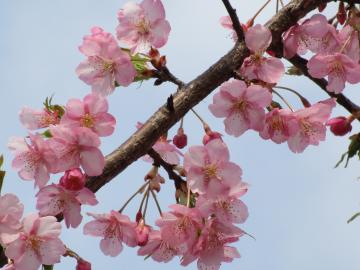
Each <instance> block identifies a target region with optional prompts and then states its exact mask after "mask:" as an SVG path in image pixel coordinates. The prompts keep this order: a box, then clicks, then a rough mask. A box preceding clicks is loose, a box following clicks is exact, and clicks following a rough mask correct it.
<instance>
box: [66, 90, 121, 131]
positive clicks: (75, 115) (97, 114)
mask: <svg viewBox="0 0 360 270" xmlns="http://www.w3.org/2000/svg"><path fill="white" fill-rule="evenodd" d="M107 111H108V102H107V100H106V98H104V97H102V96H100V95H98V94H96V93H92V94H90V95H87V96H86V97H85V98H84V100H83V101H81V100H79V99H70V100H69V101H68V103H67V104H66V107H65V114H64V115H63V117H62V118H61V124H62V125H65V126H68V127H86V128H89V129H91V130H92V131H94V132H95V133H96V134H97V135H99V136H110V135H111V134H112V133H113V132H114V129H115V124H116V119H115V118H114V116H112V115H111V114H109V113H108V112H107Z"/></svg>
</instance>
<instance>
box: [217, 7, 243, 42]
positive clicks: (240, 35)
mask: <svg viewBox="0 0 360 270" xmlns="http://www.w3.org/2000/svg"><path fill="white" fill-rule="evenodd" d="M222 2H223V4H224V6H225V8H226V10H227V12H228V13H229V16H230V19H231V22H232V24H233V28H234V30H235V32H236V35H237V37H238V40H243V39H244V30H243V28H242V27H241V25H240V21H239V18H238V16H237V14H236V9H234V8H233V7H232V6H231V4H230V2H229V0H222Z"/></svg>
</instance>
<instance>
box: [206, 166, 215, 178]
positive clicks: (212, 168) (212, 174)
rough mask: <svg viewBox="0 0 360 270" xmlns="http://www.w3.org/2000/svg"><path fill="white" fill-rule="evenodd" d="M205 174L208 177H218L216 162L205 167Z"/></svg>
mask: <svg viewBox="0 0 360 270" xmlns="http://www.w3.org/2000/svg"><path fill="white" fill-rule="evenodd" d="M203 171H204V174H205V177H206V178H207V179H210V178H213V177H216V175H217V167H216V165H215V164H210V165H207V166H206V167H205V168H204V169H203Z"/></svg>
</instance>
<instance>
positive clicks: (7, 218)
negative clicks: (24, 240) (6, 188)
mask: <svg viewBox="0 0 360 270" xmlns="http://www.w3.org/2000/svg"><path fill="white" fill-rule="evenodd" d="M23 211H24V205H23V204H22V203H20V201H19V199H18V197H16V196H15V195H14V194H5V195H3V196H0V244H1V245H5V244H8V243H10V242H12V241H13V240H15V239H16V238H17V234H18V232H19V229H20V219H21V216H22V214H23Z"/></svg>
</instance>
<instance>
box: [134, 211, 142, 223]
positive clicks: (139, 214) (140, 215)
mask: <svg viewBox="0 0 360 270" xmlns="http://www.w3.org/2000/svg"><path fill="white" fill-rule="evenodd" d="M142 218H143V215H142V213H141V211H138V212H137V213H136V218H135V220H136V222H139V221H140V220H141V219H142Z"/></svg>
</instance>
